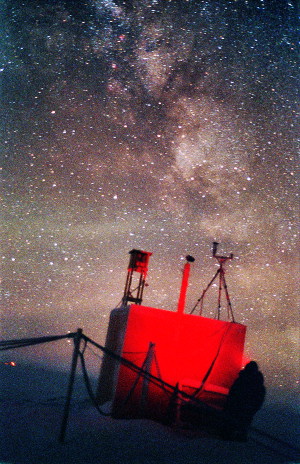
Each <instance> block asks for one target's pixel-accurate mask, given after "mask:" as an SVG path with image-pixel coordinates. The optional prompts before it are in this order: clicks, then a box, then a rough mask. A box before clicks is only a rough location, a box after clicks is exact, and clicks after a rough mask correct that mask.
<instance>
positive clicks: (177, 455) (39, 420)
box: [0, 368, 300, 464]
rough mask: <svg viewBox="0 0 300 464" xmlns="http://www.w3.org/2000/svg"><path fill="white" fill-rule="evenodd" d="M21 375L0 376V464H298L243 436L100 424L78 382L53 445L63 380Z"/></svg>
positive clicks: (137, 423)
mask: <svg viewBox="0 0 300 464" xmlns="http://www.w3.org/2000/svg"><path fill="white" fill-rule="evenodd" d="M30 369H31V370H30ZM8 371H9V372H8ZM26 372H27V377H26V376H25V377H24V376H23V374H24V369H23V370H22V375H20V371H19V373H18V371H17V370H16V369H13V368H12V369H9V370H8V369H2V368H1V370H0V374H2V376H1V383H2V386H1V395H0V396H1V422H0V427H1V450H0V464H54V463H55V464H60V463H61V464H69V463H72V464H77V463H78V464H117V463H118V464H194V463H195V464H196V463H197V464H210V463H213V464H219V463H220V464H221V463H222V464H226V463H231V464H250V463H253V464H269V463H270V464H271V463H272V464H277V463H282V464H283V463H284V464H287V463H289V464H290V463H296V462H298V463H299V462H300V460H298V461H297V459H296V457H293V456H290V457H289V458H287V457H285V456H283V455H282V454H280V453H279V452H276V451H274V450H272V449H270V448H268V447H265V446H262V445H260V444H258V443H257V441H255V440H253V439H252V438H251V436H250V439H249V440H248V441H247V442H246V443H239V442H230V441H222V440H218V439H214V438H211V437H207V436H202V437H200V436H195V435H193V434H191V433H189V434H183V433H182V432H179V431H176V430H174V429H171V428H169V427H165V426H163V425H161V424H158V423H155V422H152V421H148V420H117V419H112V418H110V417H104V416H101V415H100V414H99V412H98V411H97V410H96V409H95V408H94V407H93V406H92V405H91V404H90V402H89V401H88V400H87V399H85V398H86V396H87V395H86V394H85V393H84V391H83V390H82V389H81V387H80V386H79V382H77V383H76V386H75V391H74V396H73V401H72V407H71V410H70V417H69V422H68V428H67V434H66V440H65V443H60V442H59V440H58V437H59V433H60V427H61V421H62V416H63V408H64V396H65V393H66V384H67V380H68V375H66V374H64V375H63V374H61V376H58V375H56V376H55V377H53V373H49V372H46V371H43V370H41V369H32V368H27V371H26ZM3 374H5V375H3ZM18 374H19V376H18ZM28 374H30V375H29V376H28ZM28 378H30V381H29V380H28ZM26 379H27V380H26ZM33 379H34V380H35V381H34V382H33ZM62 384H63V386H62Z"/></svg>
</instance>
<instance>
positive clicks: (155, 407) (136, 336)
mask: <svg viewBox="0 0 300 464" xmlns="http://www.w3.org/2000/svg"><path fill="white" fill-rule="evenodd" d="M245 332H246V327H245V326H244V325H241V324H237V323H233V322H225V321H220V320H214V319H208V318H204V317H202V316H197V315H190V314H183V313H178V312H177V313H175V312H171V311H166V310H162V309H155V308H149V307H145V306H139V305H131V306H130V310H129V316H128V323H127V329H126V334H125V339H124V345H123V354H122V356H124V357H125V358H127V359H129V360H130V361H132V362H133V363H135V364H137V365H138V366H140V367H141V366H142V364H143V362H144V360H145V357H146V355H147V352H148V349H149V343H150V342H151V343H154V344H155V354H156V359H157V363H156V362H154V361H153V362H152V367H151V373H152V374H153V375H155V376H158V377H159V376H161V378H162V379H163V380H164V381H165V382H167V383H169V384H171V385H174V386H175V385H176V384H179V388H180V389H185V390H186V391H191V388H189V387H192V389H194V390H193V391H195V389H196V388H198V387H200V385H201V383H202V381H203V379H204V378H206V375H207V373H208V372H209V370H210V369H211V372H210V374H209V376H208V378H207V380H206V382H205V386H204V389H203V390H202V393H201V394H200V396H198V397H199V398H200V399H201V398H202V399H203V401H205V398H206V397H207V396H209V394H208V393H207V391H208V390H209V391H214V392H218V393H223V394H226V393H227V392H228V389H229V388H230V386H231V385H232V383H233V382H234V380H235V379H236V377H237V376H238V373H239V371H240V369H241V367H242V362H243V348H244V340H245ZM135 382H136V386H135V388H134V389H132V387H133V385H134V384H135ZM142 388H145V384H144V387H143V379H139V381H138V382H137V375H136V374H135V373H133V372H132V371H131V370H130V369H128V368H127V367H125V366H121V368H120V371H119V376H118V382H117V388H116V394H115V399H114V406H113V410H114V415H115V416H119V417H122V416H123V417H138V416H143V417H145V416H146V417H149V418H152V419H158V420H160V419H161V418H162V417H163V416H164V414H165V413H166V409H167V407H168V403H169V399H170V397H169V396H168V395H167V394H166V392H164V391H163V390H161V389H159V388H158V387H156V386H153V385H152V384H151V383H150V384H149V387H148V392H147V406H146V410H145V409H143V411H141V401H142V400H141V396H142Z"/></svg>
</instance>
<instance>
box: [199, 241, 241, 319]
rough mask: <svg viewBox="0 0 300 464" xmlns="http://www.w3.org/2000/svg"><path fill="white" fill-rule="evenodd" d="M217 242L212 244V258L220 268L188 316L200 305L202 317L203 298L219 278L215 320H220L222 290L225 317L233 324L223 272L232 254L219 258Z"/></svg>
mask: <svg viewBox="0 0 300 464" xmlns="http://www.w3.org/2000/svg"><path fill="white" fill-rule="evenodd" d="M218 245H219V244H218V242H213V257H214V258H216V260H217V261H218V263H219V265H220V267H219V269H218V270H217V272H216V273H215V275H214V277H213V278H212V279H211V281H210V282H209V284H208V285H207V287H206V288H205V289H204V290H203V292H202V295H201V297H200V298H199V299H198V300H197V303H196V304H195V306H194V307H193V309H192V311H191V312H190V314H193V312H194V311H195V309H196V307H197V306H198V304H199V303H200V312H199V313H200V316H201V315H202V310H203V300H204V296H205V294H206V292H207V290H208V289H209V287H210V286H211V285H212V284H213V282H214V281H215V280H216V278H217V277H218V276H219V292H218V310H217V319H220V313H221V296H222V289H224V291H225V295H226V300H227V315H228V319H231V321H232V322H235V320H234V316H233V311H232V306H231V301H230V297H229V293H228V288H227V284H226V280H225V270H224V264H225V263H226V261H228V260H229V259H233V254H232V253H231V254H230V255H229V256H220V255H217V248H218Z"/></svg>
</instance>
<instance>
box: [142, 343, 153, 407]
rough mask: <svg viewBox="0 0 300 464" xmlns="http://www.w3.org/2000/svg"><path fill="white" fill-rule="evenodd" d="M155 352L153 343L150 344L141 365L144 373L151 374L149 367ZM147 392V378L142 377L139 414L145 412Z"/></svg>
mask: <svg viewBox="0 0 300 464" xmlns="http://www.w3.org/2000/svg"><path fill="white" fill-rule="evenodd" d="M154 352H155V343H152V342H150V343H149V348H148V353H147V356H146V359H145V362H144V365H143V368H144V369H145V371H146V372H147V373H149V374H151V367H152V362H153V357H154ZM148 390H149V378H148V377H146V376H144V377H143V384H142V392H141V399H140V414H144V413H145V410H146V405H147V400H148Z"/></svg>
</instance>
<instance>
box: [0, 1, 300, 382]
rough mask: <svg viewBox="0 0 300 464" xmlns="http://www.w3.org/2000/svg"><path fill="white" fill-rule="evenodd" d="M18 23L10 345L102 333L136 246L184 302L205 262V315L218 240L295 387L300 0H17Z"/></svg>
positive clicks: (10, 178) (6, 72)
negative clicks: (185, 279)
mask: <svg viewBox="0 0 300 464" xmlns="http://www.w3.org/2000/svg"><path fill="white" fill-rule="evenodd" d="M79 4H80V6H79ZM2 28H3V31H4V34H2V36H3V38H2V40H3V43H2V52H1V53H2V58H3V59H2V65H1V75H2V121H3V124H2V126H3V128H4V137H3V140H4V144H3V150H2V151H3V170H4V176H3V179H4V189H3V193H4V214H5V221H3V223H2V227H3V229H4V232H3V239H4V240H3V245H2V255H3V266H2V276H3V297H4V304H3V312H2V335H3V338H5V339H8V338H22V337H31V336H36V335H46V334H63V333H66V332H67V331H68V330H71V331H73V330H74V329H76V328H77V327H83V329H84V331H85V332H86V333H87V334H88V335H89V336H91V337H92V338H94V339H95V340H97V341H100V342H103V341H104V339H105V333H106V329H107V320H108V316H109V312H110V310H111V309H112V308H114V307H115V306H116V305H117V304H118V303H119V301H120V299H121V298H122V292H123V287H124V284H125V277H126V267H127V262H128V251H129V250H131V249H132V248H140V249H144V250H147V251H151V252H153V256H152V257H151V261H150V269H149V278H148V283H149V286H148V287H147V288H146V290H145V294H144V304H146V305H149V306H155V307H163V308H166V309H171V310H174V309H175V308H176V302H177V298H178V293H179V288H180V280H181V270H182V266H183V262H184V256H185V255H186V254H191V255H193V256H194V257H195V259H196V261H195V263H194V264H193V267H192V272H191V277H190V287H189V292H188V299H187V307H186V311H187V312H189V311H190V310H191V309H192V307H193V305H194V303H195V302H196V300H197V298H198V297H199V296H200V295H201V293H202V289H203V288H204V287H205V286H206V285H207V283H208V282H209V280H210V279H211V277H212V276H213V274H214V273H215V271H216V267H215V266H216V263H215V262H214V260H213V258H212V257H211V244H212V242H213V241H214V240H217V241H218V242H220V243H221V245H220V247H221V248H220V251H222V253H226V254H228V253H231V252H232V253H234V257H235V259H234V260H233V261H232V262H230V264H229V265H228V266H227V268H228V269H227V274H226V276H227V284H228V288H229V291H230V296H231V299H232V305H233V310H234V313H235V318H236V320H237V321H239V322H242V323H245V324H246V325H247V326H248V335H247V354H248V355H249V356H250V357H251V358H253V359H257V360H258V362H259V364H260V366H261V368H262V370H263V371H264V373H265V375H266V377H267V381H268V383H269V385H273V386H274V387H275V388H278V389H283V390H286V389H289V388H291V389H292V390H293V389H294V388H296V381H297V377H298V375H297V369H298V357H297V346H299V338H298V330H297V301H298V300H297V288H296V287H297V280H298V279H297V277H298V276H297V274H298V266H297V263H298V259H299V254H298V249H297V229H296V224H297V208H298V205H299V203H298V199H297V194H298V190H297V186H296V180H297V177H296V174H297V171H296V156H297V149H298V145H297V140H296V139H297V133H298V124H297V115H298V106H297V105H298V103H299V99H298V94H297V89H298V88H299V86H298V84H299V81H298V80H297V79H298V62H297V59H298V48H297V44H296V40H297V28H298V23H297V16H296V2H295V3H294V2H292V1H287V0H286V1H285V0H280V1H276V2H272V1H267V0H266V1H264V0H249V1H245V0H236V1H233V0H219V1H169V2H167V1H159V0H156V1H154V0H152V1H148V0H147V1H146V0H145V1H143V2H139V1H134V0H133V1H128V2H123V1H115V2H114V1H112V0H107V1H101V0H88V1H85V2H76V1H71V0H65V1H56V2H51V1H46V0H44V1H33V0H30V1H24V2H19V1H16V0H11V1H7V2H6V6H5V8H4V11H3V14H2ZM214 291H216V289H214V288H212V295H211V296H209V301H208V303H207V305H206V311H207V312H206V315H207V316H210V315H212V314H213V313H214V311H215V305H216V295H215V293H214ZM224 316H225V318H226V314H225V315H224ZM65 349H66V352H65V351H64V349H63V350H62V351H61V349H60V350H58V351H59V353H56V356H57V355H59V356H60V357H61V358H63V359H66V358H68V359H69V354H70V351H68V347H65ZM20 356H21V355H20ZM26 356H29V357H30V356H31V355H30V353H29V352H26ZM32 356H33V357H34V355H32ZM36 356H38V355H36ZM39 356H40V357H41V358H43V355H39ZM45 357H46V358H47V355H46V354H45ZM39 359H40V358H39Z"/></svg>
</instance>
